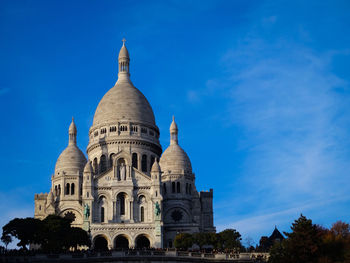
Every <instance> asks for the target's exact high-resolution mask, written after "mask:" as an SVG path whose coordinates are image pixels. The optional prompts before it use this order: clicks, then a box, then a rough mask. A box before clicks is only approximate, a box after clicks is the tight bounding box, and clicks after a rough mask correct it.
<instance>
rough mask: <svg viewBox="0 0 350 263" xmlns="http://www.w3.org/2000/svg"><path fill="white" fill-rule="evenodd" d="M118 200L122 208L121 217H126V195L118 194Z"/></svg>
mask: <svg viewBox="0 0 350 263" xmlns="http://www.w3.org/2000/svg"><path fill="white" fill-rule="evenodd" d="M117 199H118V203H119V207H120V215H125V194H124V193H120V194H118V197H117Z"/></svg>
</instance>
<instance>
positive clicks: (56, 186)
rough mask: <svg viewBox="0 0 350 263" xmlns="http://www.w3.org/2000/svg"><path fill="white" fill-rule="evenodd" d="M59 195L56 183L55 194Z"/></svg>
mask: <svg viewBox="0 0 350 263" xmlns="http://www.w3.org/2000/svg"><path fill="white" fill-rule="evenodd" d="M57 195H58V192H57V185H55V196H57Z"/></svg>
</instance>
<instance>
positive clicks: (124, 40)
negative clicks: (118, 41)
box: [122, 38, 126, 46]
mask: <svg viewBox="0 0 350 263" xmlns="http://www.w3.org/2000/svg"><path fill="white" fill-rule="evenodd" d="M122 41H123V46H125V42H126V39H125V38H123V39H122Z"/></svg>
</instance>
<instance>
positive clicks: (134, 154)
mask: <svg viewBox="0 0 350 263" xmlns="http://www.w3.org/2000/svg"><path fill="white" fill-rule="evenodd" d="M132 167H134V168H136V169H138V163H137V153H133V154H132Z"/></svg>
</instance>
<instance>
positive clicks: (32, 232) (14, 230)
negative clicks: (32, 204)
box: [1, 217, 41, 249]
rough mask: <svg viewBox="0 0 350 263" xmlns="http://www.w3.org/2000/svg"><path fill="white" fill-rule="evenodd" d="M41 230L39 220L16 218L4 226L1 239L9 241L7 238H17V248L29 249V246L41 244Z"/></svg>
mask: <svg viewBox="0 0 350 263" xmlns="http://www.w3.org/2000/svg"><path fill="white" fill-rule="evenodd" d="M40 228H41V221H40V220H39V219H35V218H31V217H27V218H15V219H13V220H11V221H10V222H9V223H7V224H6V225H5V226H3V228H2V237H1V239H3V238H4V239H7V238H8V237H7V236H9V237H10V238H11V237H14V238H17V239H18V240H19V242H18V244H17V246H19V247H22V248H23V249H27V245H29V244H31V243H38V242H39V240H40V238H39V235H38V234H39V233H40Z"/></svg>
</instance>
